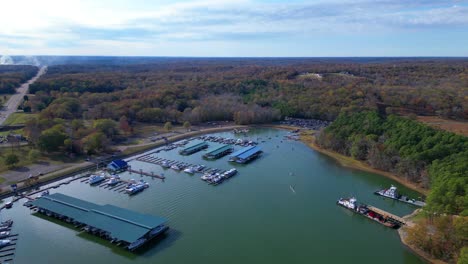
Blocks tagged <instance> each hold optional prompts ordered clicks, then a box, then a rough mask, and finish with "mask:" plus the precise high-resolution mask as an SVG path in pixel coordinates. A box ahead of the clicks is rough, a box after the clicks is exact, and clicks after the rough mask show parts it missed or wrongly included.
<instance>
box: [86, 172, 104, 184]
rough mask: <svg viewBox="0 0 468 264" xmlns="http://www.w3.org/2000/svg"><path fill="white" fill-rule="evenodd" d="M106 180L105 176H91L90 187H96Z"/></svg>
mask: <svg viewBox="0 0 468 264" xmlns="http://www.w3.org/2000/svg"><path fill="white" fill-rule="evenodd" d="M105 179H106V178H105V177H104V176H103V175H95V174H93V175H91V176H89V185H95V184H98V183H100V182H102V181H104V180H105Z"/></svg>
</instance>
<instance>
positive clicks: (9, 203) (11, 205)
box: [5, 201, 13, 209]
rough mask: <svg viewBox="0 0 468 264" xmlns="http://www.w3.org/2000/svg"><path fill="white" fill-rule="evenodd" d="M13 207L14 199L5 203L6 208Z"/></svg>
mask: <svg viewBox="0 0 468 264" xmlns="http://www.w3.org/2000/svg"><path fill="white" fill-rule="evenodd" d="M11 207H13V202H12V201H8V202H6V203H5V208H7V209H10V208H11Z"/></svg>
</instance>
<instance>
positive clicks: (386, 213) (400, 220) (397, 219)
mask: <svg viewBox="0 0 468 264" xmlns="http://www.w3.org/2000/svg"><path fill="white" fill-rule="evenodd" d="M367 208H369V209H370V210H372V211H374V212H377V213H379V214H381V215H383V216H384V217H387V218H389V219H392V220H394V221H396V222H398V223H400V224H403V225H406V220H405V219H403V218H401V217H399V216H397V215H394V214H392V213H389V212H387V211H384V210H382V209H379V208H377V207H374V206H371V205H368V206H367Z"/></svg>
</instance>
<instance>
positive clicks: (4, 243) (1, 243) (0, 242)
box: [0, 239, 11, 248]
mask: <svg viewBox="0 0 468 264" xmlns="http://www.w3.org/2000/svg"><path fill="white" fill-rule="evenodd" d="M10 243H11V240H9V239H2V240H0V248H2V247H6V246H8V245H10Z"/></svg>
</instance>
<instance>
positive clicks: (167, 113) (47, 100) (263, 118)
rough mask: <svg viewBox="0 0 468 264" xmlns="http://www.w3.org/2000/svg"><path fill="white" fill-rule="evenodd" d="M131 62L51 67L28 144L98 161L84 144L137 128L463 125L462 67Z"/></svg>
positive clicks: (466, 102) (32, 101)
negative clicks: (400, 121) (295, 120)
mask: <svg viewBox="0 0 468 264" xmlns="http://www.w3.org/2000/svg"><path fill="white" fill-rule="evenodd" d="M95 60H96V61H99V62H102V61H104V62H105V61H107V60H108V59H106V58H102V59H100V60H98V59H95ZM133 60H134V61H133V62H134V63H133V64H131V63H129V64H124V65H121V64H116V63H108V64H103V63H93V64H67V65H52V66H49V68H48V71H47V73H46V74H45V75H44V76H43V77H41V79H39V80H38V81H37V82H35V83H34V84H33V85H31V86H30V93H31V94H32V96H30V98H29V100H28V101H26V102H25V103H24V104H23V106H22V107H23V109H24V110H25V111H32V112H34V113H39V117H38V118H37V120H32V121H30V122H29V123H28V124H27V126H26V129H25V131H26V135H27V136H28V138H29V139H30V140H31V141H32V142H33V143H35V144H36V145H38V146H40V145H43V146H46V145H47V146H54V145H55V144H52V145H50V144H39V140H40V139H44V137H41V135H42V134H43V133H46V132H50V131H49V130H55V132H57V133H55V134H54V135H59V134H60V137H59V138H60V139H62V138H63V139H68V140H67V143H66V144H65V143H63V140H58V141H57V142H59V141H60V142H61V143H60V144H59V143H57V144H58V145H57V148H55V147H52V150H59V149H67V150H72V151H73V152H77V153H95V152H99V151H100V150H102V148H101V147H100V146H96V147H94V148H89V147H86V146H89V144H87V143H86V142H88V141H89V140H90V138H95V137H98V138H101V139H104V138H105V139H106V140H107V141H109V140H110V141H115V140H118V139H119V137H120V136H122V135H126V134H127V135H128V134H129V133H131V131H132V127H133V126H134V124H136V123H147V124H151V123H161V124H162V123H166V122H171V123H174V124H182V123H184V122H189V123H190V124H195V125H196V124H199V123H202V122H207V121H225V120H230V121H235V122H236V123H238V124H254V123H255V124H258V123H270V122H272V121H276V120H280V119H282V118H284V117H285V116H291V117H301V118H316V119H322V120H334V119H335V118H336V117H337V116H338V115H339V113H340V112H342V111H351V112H357V111H363V110H378V109H385V111H386V112H389V113H397V114H412V113H413V114H421V115H438V116H443V117H448V118H456V119H462V120H465V119H468V96H467V94H468V71H467V69H468V61H467V60H463V59H426V60H423V59H393V60H392V59H387V60H384V59H381V60H378V59H374V60H372V59H369V60H365V59H227V58H226V59H191V58H174V59H170V58H166V59H164V58H159V59H154V60H150V59H148V58H145V59H142V63H138V62H139V60H138V59H135V58H134V59H133ZM130 61H131V62H132V60H130ZM101 121H102V122H104V121H105V122H106V124H107V125H110V124H113V125H112V126H113V129H111V130H112V131H113V132H112V133H111V132H109V131H107V132H105V131H98V130H96V127H95V123H96V122H101ZM72 123H73V124H74V125H72ZM58 132H60V133H58ZM98 132H100V133H101V134H96V133H98ZM68 134H73V138H70V136H65V135H68ZM91 141H93V140H91ZM93 142H96V140H94V141H93ZM94 145H96V144H94Z"/></svg>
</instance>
